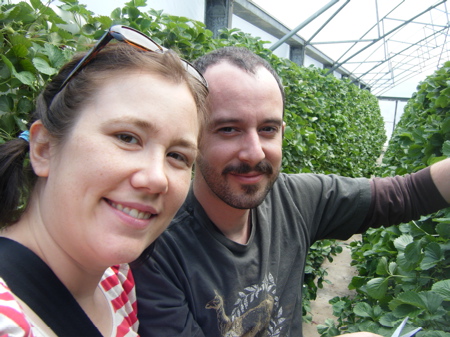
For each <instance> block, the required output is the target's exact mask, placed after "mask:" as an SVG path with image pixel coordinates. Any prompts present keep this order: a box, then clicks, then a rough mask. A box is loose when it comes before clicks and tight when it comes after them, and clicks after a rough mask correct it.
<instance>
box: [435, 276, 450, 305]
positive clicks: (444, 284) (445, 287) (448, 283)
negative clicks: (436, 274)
mask: <svg viewBox="0 0 450 337" xmlns="http://www.w3.org/2000/svg"><path fill="white" fill-rule="evenodd" d="M431 289H432V290H433V291H434V292H436V293H438V294H440V295H442V296H443V297H444V300H445V301H450V280H442V281H438V282H436V283H435V284H433V286H432V287H431Z"/></svg>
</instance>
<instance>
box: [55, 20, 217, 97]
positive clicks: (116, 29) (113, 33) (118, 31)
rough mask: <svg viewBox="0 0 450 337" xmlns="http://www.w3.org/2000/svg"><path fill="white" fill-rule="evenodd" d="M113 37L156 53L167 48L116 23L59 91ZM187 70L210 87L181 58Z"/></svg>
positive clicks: (136, 31)
mask: <svg viewBox="0 0 450 337" xmlns="http://www.w3.org/2000/svg"><path fill="white" fill-rule="evenodd" d="M112 39H116V40H117V41H121V42H125V43H128V44H129V45H132V46H134V47H136V48H139V49H141V50H145V51H151V52H155V53H164V52H165V51H166V50H167V48H164V47H163V46H160V45H159V44H158V43H156V42H155V41H153V40H152V39H151V38H149V37H148V36H147V35H145V34H143V33H141V32H140V31H138V30H136V29H133V28H131V27H127V26H122V25H116V26H112V27H111V28H109V29H108V31H107V32H106V33H105V34H104V35H103V36H102V37H101V39H100V40H98V42H97V43H96V45H95V46H94V47H92V49H91V50H89V52H88V53H87V54H86V55H85V56H84V57H83V58H82V59H81V60H80V62H78V64H77V65H76V67H75V68H74V69H73V70H72V71H71V72H70V74H69V75H68V76H67V78H66V79H65V80H64V82H63V83H62V84H61V86H60V87H59V90H58V92H60V91H61V90H62V89H63V88H64V87H65V86H66V85H67V83H69V81H70V80H71V79H72V78H73V77H74V76H75V75H76V74H78V72H80V70H81V69H83V67H85V66H86V65H87V64H88V63H89V62H90V61H91V60H92V59H93V58H94V57H95V56H96V55H97V54H98V53H99V52H100V50H102V49H103V48H104V47H105V46H106V45H107V44H108V43H109V42H110V41H111V40H112ZM181 62H182V64H183V65H184V67H185V69H186V71H187V72H188V73H189V74H191V75H192V76H194V77H195V78H196V79H197V80H199V81H200V82H201V83H202V84H203V85H204V86H205V88H206V89H208V82H206V80H205V78H204V77H203V75H202V74H201V73H200V72H199V71H198V70H197V69H196V68H195V67H194V66H193V65H192V64H190V63H189V62H188V61H186V60H183V59H181Z"/></svg>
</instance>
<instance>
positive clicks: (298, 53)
mask: <svg viewBox="0 0 450 337" xmlns="http://www.w3.org/2000/svg"><path fill="white" fill-rule="evenodd" d="M289 59H290V60H291V61H292V62H294V63H296V64H298V65H299V66H303V65H304V64H305V47H304V46H300V47H292V46H291V48H289Z"/></svg>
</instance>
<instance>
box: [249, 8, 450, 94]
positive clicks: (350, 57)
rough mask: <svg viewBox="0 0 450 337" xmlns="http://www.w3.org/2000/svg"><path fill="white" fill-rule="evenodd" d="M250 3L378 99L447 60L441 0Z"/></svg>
mask: <svg viewBox="0 0 450 337" xmlns="http://www.w3.org/2000/svg"><path fill="white" fill-rule="evenodd" d="M252 2H253V3H254V4H255V5H257V6H258V7H260V8H261V9H263V10H264V11H266V12H267V13H269V14H270V15H271V16H273V17H274V18H276V19H277V20H279V21H280V22H281V23H283V24H284V25H286V26H287V27H289V29H292V30H293V31H298V32H297V35H299V36H300V37H301V38H302V39H303V40H304V41H305V45H306V46H308V45H309V46H313V47H314V48H316V49H318V50H320V51H321V52H322V53H324V54H325V55H327V56H328V57H329V58H330V59H332V60H333V64H330V65H327V67H329V68H330V71H333V70H334V69H336V68H338V67H343V68H345V69H346V70H347V71H349V72H351V73H352V74H353V76H352V77H354V78H356V79H357V80H359V81H361V82H362V83H364V84H365V85H367V86H368V87H369V88H370V90H371V92H372V93H373V94H375V95H377V96H381V95H383V94H384V93H386V92H387V91H388V90H389V89H391V88H393V87H395V86H398V85H399V84H401V83H402V82H404V81H407V80H409V79H410V78H413V77H414V76H416V75H417V74H420V73H424V74H426V75H428V74H430V73H432V72H434V71H435V70H436V69H438V68H440V67H441V66H442V65H443V63H444V62H446V61H448V60H449V59H450V58H449V56H450V55H449V43H450V41H448V39H447V37H448V33H449V27H450V26H449V13H448V8H447V3H446V0H441V1H436V0H332V1H330V0H315V1H307V0H302V1H298V0H297V1H295V0H278V1H273V0H253V1H252ZM275 48H277V43H275V44H273V45H272V46H271V49H275ZM424 76H425V75H424Z"/></svg>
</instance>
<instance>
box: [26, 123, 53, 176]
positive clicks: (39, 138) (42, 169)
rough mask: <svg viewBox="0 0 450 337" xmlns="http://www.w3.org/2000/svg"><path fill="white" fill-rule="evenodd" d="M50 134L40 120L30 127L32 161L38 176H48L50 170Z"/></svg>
mask: <svg viewBox="0 0 450 337" xmlns="http://www.w3.org/2000/svg"><path fill="white" fill-rule="evenodd" d="M50 140H51V137H50V134H49V133H48V131H47V129H46V128H45V127H44V125H43V124H42V122H41V121H40V120H37V121H36V122H34V123H33V124H32V125H31V128H30V161H31V166H32V167H33V171H34V173H35V174H36V175H37V176H38V177H48V173H49V170H50V158H51V154H50V147H51V146H50Z"/></svg>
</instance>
